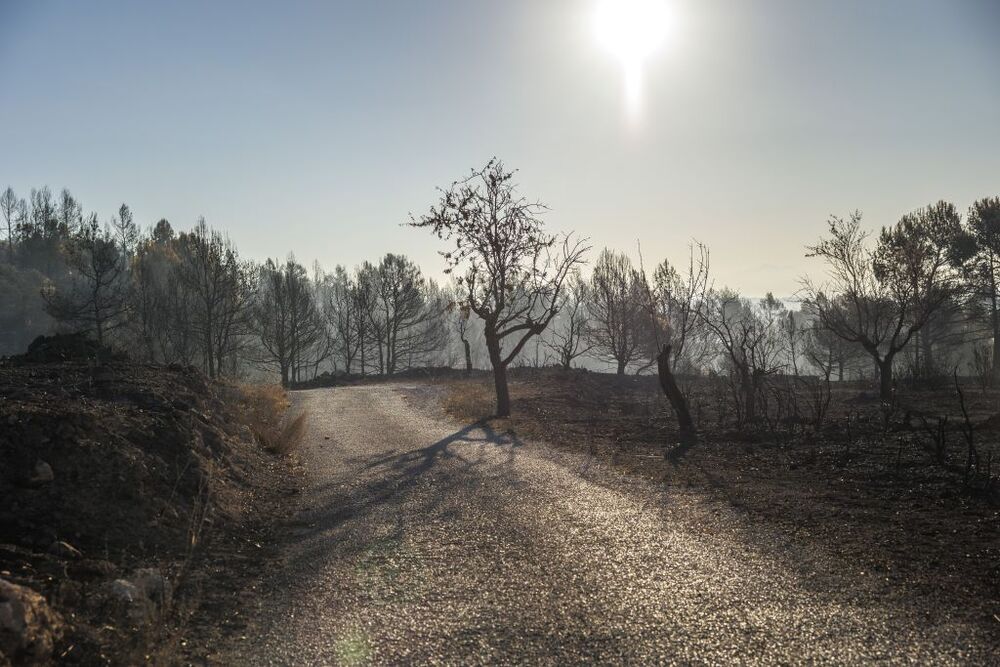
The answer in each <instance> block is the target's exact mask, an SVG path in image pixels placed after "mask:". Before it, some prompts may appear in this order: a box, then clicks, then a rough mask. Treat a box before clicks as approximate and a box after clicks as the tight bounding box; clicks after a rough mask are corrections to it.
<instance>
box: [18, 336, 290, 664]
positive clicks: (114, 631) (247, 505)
mask: <svg viewBox="0 0 1000 667" xmlns="http://www.w3.org/2000/svg"><path fill="white" fill-rule="evenodd" d="M62 349H64V350H65V346H62ZM78 352H79V350H78ZM63 356H67V357H72V356H73V351H72V350H68V351H67V353H66V354H65V355H61V354H54V355H53V354H48V355H46V354H42V353H38V354H35V355H34V356H32V355H26V356H25V357H21V358H15V359H10V360H6V361H3V362H0V471H2V472H0V578H2V579H4V580H6V581H7V582H8V583H10V584H13V585H15V586H17V587H20V588H19V589H10V590H11V591H15V593H17V594H25V595H30V591H35V592H37V593H40V594H41V595H42V596H43V597H44V598H45V600H47V603H48V605H49V607H50V608H51V610H53V611H54V612H55V617H54V620H52V621H51V622H49V623H47V624H42V625H41V626H39V627H38V628H35V629H34V630H33V631H32V629H31V628H30V627H29V628H28V630H29V632H27V633H21V634H20V635H19V636H15V635H14V634H12V633H7V632H5V633H0V639H2V640H3V644H2V645H0V664H5V663H4V653H6V659H9V660H11V661H12V662H14V663H15V664H18V663H20V662H31V661H44V660H46V659H47V658H48V657H49V656H50V655H51V657H52V658H54V659H56V660H58V661H59V662H60V663H70V664H75V663H79V664H105V663H108V662H111V663H114V664H129V663H133V662H135V661H137V660H153V661H165V660H169V659H170V658H169V656H170V655H173V654H174V653H175V652H176V651H177V650H178V647H179V646H180V645H182V644H185V643H187V642H186V641H185V634H186V632H187V628H188V626H189V625H190V623H189V621H191V620H192V619H198V620H199V621H200V622H202V623H206V624H209V625H211V624H213V623H217V622H220V619H217V618H212V619H211V620H206V615H208V616H209V617H211V616H212V614H214V613H215V612H216V611H217V609H216V608H217V607H218V605H216V604H215V603H214V602H213V596H217V595H220V594H225V593H223V592H221V591H219V590H218V589H219V588H220V585H222V587H223V588H224V587H225V586H224V584H225V583H226V581H225V579H226V577H227V576H230V574H231V571H232V570H233V569H236V570H238V572H239V574H238V577H239V578H240V579H241V580H242V581H241V584H242V583H245V581H246V579H247V577H248V574H247V572H253V571H254V570H255V569H257V568H258V567H259V565H254V564H253V563H252V562H250V561H254V560H255V559H261V558H263V554H261V553H260V550H261V546H260V544H261V541H262V540H263V538H262V537H261V534H262V533H261V531H263V530H265V529H266V528H265V526H266V521H265V519H264V514H266V511H267V508H268V507H269V506H270V505H269V503H271V502H272V501H274V500H275V499H276V498H278V497H280V496H281V495H282V494H283V493H285V492H288V491H290V490H291V484H292V482H291V481H290V479H292V478H290V477H289V475H288V462H287V461H286V460H283V459H282V458H280V457H277V456H275V455H274V454H272V453H270V452H268V451H265V449H264V448H263V447H261V445H260V444H259V441H260V438H259V434H258V433H256V432H255V430H256V429H258V428H260V425H259V424H258V423H256V422H255V421H254V420H252V419H250V418H249V417H248V415H251V414H255V413H254V411H253V410H252V409H250V405H249V404H250V403H253V402H255V401H258V399H257V398H256V397H255V396H254V395H253V392H252V390H246V389H242V388H240V387H238V386H235V385H226V384H222V383H218V382H214V381H210V380H208V379H207V378H206V377H205V376H204V375H203V374H202V373H201V372H199V371H197V370H195V369H192V368H189V367H180V366H175V367H163V366H146V365H136V364H130V363H127V362H124V361H121V360H117V361H115V360H113V361H110V362H107V363H104V364H101V365H95V364H94V362H93V361H73V360H66V359H63V358H62V357H63ZM280 407H281V406H276V409H280ZM256 414H259V413H256ZM222 563H224V564H222ZM220 564H222V565H220ZM243 566H245V567H243ZM241 568H242V569H241ZM244 570H246V572H245V571H244ZM229 583H231V582H229ZM18 591H19V593H18ZM8 593H9V592H8ZM229 611H231V610H229V609H228V608H227V609H226V613H228V612H229ZM46 626H48V627H46ZM6 630H8V628H5V631H6ZM32 633H34V634H32Z"/></svg>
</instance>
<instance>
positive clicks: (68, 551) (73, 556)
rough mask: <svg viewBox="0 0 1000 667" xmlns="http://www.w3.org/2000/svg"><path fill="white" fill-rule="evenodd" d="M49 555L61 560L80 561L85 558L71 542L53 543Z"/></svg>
mask: <svg viewBox="0 0 1000 667" xmlns="http://www.w3.org/2000/svg"><path fill="white" fill-rule="evenodd" d="M49 553H50V554H52V555H53V556H58V557H59V558H65V559H66V560H80V559H81V558H83V553H81V552H80V550H79V549H77V548H76V547H74V546H73V545H72V544H70V543H69V542H63V541H62V540H60V541H58V542H53V543H52V546H50V547H49Z"/></svg>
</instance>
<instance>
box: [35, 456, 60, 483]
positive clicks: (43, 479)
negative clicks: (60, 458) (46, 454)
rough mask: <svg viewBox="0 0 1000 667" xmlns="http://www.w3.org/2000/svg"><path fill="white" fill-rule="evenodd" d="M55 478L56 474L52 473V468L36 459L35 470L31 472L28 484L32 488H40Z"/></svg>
mask: <svg viewBox="0 0 1000 667" xmlns="http://www.w3.org/2000/svg"><path fill="white" fill-rule="evenodd" d="M55 478H56V474H55V473H54V472H52V466H50V465H49V464H48V463H46V462H45V461H43V460H41V459H38V460H37V461H35V468H34V470H32V471H31V477H29V478H28V482H29V483H30V484H31V485H32V486H41V485H43V484H48V483H49V482H51V481H53V480H54V479H55Z"/></svg>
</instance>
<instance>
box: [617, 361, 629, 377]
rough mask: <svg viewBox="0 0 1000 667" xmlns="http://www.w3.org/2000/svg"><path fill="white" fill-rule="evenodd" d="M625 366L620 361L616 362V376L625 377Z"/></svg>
mask: <svg viewBox="0 0 1000 667" xmlns="http://www.w3.org/2000/svg"><path fill="white" fill-rule="evenodd" d="M626 365H627V364H626V362H624V361H621V360H619V361H618V375H625V366H626Z"/></svg>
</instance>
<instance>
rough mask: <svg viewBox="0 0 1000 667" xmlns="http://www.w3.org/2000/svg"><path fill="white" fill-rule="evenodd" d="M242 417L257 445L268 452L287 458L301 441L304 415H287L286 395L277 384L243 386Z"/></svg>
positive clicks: (287, 401) (287, 402)
mask: <svg viewBox="0 0 1000 667" xmlns="http://www.w3.org/2000/svg"><path fill="white" fill-rule="evenodd" d="M240 392H241V394H242V397H243V400H242V403H243V405H242V411H241V412H242V416H243V419H244V420H245V421H246V424H247V426H249V427H250V431H251V432H252V433H253V435H254V438H255V439H256V440H257V442H258V443H260V445H261V446H262V447H264V448H265V449H267V450H268V451H269V452H273V453H274V454H277V455H279V456H288V455H289V454H291V453H292V452H293V451H295V449H296V448H297V447H298V446H299V443H301V442H302V437H303V436H304V435H305V432H306V423H307V420H308V413H306V412H300V413H299V414H297V415H294V416H292V415H289V414H287V412H288V409H289V408H290V407H291V401H289V400H288V394H287V393H286V392H285V390H284V389H282V388H281V387H280V386H278V385H244V386H242V387H240Z"/></svg>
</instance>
